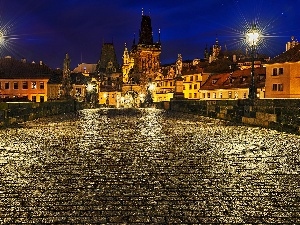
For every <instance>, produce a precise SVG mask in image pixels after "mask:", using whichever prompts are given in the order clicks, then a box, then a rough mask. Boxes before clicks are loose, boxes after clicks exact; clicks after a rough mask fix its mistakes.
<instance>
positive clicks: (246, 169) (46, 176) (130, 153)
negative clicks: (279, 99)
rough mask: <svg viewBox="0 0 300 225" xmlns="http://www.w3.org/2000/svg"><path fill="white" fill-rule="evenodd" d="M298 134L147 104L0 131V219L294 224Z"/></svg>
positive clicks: (298, 219)
mask: <svg viewBox="0 0 300 225" xmlns="http://www.w3.org/2000/svg"><path fill="white" fill-rule="evenodd" d="M299 149H300V137H299V136H297V135H292V134H286V133H280V132H278V131H273V130H268V129H262V128H256V127H246V126H234V125H232V124H228V123H227V122H224V121H220V120H214V119H209V118H204V117H200V116H193V115H184V114H176V113H170V112H165V111H162V110H157V109H141V110H116V109H91V110H82V111H80V112H79V113H78V114H76V115H75V114H74V115H73V114H72V115H71V114H69V115H63V116H57V117H52V118H44V119H39V120H36V121H31V122H26V123H24V124H21V125H20V127H18V128H9V129H2V130H0V224H21V223H24V224H30V223H32V224H132V223H136V224H205V223H209V224H212V223H221V224H228V223H247V224H253V223H259V224H266V223H285V224H287V223H288V224H293V223H294V224H297V223H298V224H299V223H300V216H299V215H300V213H299V211H300V209H299V204H300V203H299V202H300V190H299V182H300V179H299V173H300V171H299V164H300V163H299V161H300V154H299Z"/></svg>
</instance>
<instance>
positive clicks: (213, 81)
mask: <svg viewBox="0 0 300 225" xmlns="http://www.w3.org/2000/svg"><path fill="white" fill-rule="evenodd" d="M254 75H255V87H256V91H257V92H256V93H257V98H265V79H266V69H265V68H264V67H260V68H255V71H254ZM250 84H251V69H246V70H237V71H234V72H233V73H223V74H212V75H210V76H209V77H208V79H207V80H206V81H205V82H204V84H203V85H202V86H201V89H200V90H199V93H200V99H203V100H211V99H219V100H220V99H225V100H228V99H229V100H230V99H246V98H248V96H249V87H250Z"/></svg>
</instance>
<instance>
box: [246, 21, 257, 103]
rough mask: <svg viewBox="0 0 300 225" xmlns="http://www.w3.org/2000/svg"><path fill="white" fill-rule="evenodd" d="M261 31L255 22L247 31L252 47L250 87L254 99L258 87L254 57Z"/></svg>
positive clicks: (251, 96) (250, 94)
mask: <svg viewBox="0 0 300 225" xmlns="http://www.w3.org/2000/svg"><path fill="white" fill-rule="evenodd" d="M259 36H260V35H259V33H258V30H257V27H256V25H255V24H253V25H252V27H251V29H250V30H249V32H248V33H247V36H246V37H247V41H248V43H249V45H250V47H251V61H252V67H251V84H250V87H249V99H251V100H253V99H255V97H256V87H255V76H254V57H255V50H256V46H257V43H258V40H259Z"/></svg>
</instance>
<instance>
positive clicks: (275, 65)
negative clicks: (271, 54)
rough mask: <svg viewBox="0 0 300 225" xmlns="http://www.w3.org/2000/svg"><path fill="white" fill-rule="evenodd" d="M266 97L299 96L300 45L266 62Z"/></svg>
mask: <svg viewBox="0 0 300 225" xmlns="http://www.w3.org/2000/svg"><path fill="white" fill-rule="evenodd" d="M265 66H266V75H267V77H266V98H300V76H299V71H300V45H296V46H294V47H293V48H290V49H289V50H288V51H286V52H284V53H282V54H281V55H279V56H277V57H275V58H274V59H273V60H271V61H270V63H269V64H266V65H265Z"/></svg>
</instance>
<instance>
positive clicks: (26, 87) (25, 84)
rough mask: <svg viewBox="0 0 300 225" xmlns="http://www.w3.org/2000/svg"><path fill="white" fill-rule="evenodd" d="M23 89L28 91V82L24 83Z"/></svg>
mask: <svg viewBox="0 0 300 225" xmlns="http://www.w3.org/2000/svg"><path fill="white" fill-rule="evenodd" d="M22 87H23V89H28V82H27V81H23V83H22Z"/></svg>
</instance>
